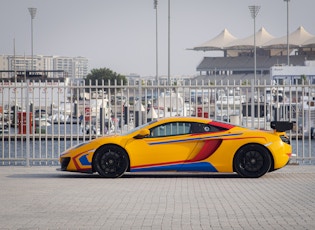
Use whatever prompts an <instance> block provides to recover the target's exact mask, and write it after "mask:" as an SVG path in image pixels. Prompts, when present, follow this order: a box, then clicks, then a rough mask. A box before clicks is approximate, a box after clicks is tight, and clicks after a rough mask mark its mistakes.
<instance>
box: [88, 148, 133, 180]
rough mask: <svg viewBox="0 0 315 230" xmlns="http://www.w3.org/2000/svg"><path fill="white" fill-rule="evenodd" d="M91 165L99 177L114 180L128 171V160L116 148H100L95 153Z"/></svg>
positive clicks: (122, 151) (123, 153)
mask: <svg viewBox="0 0 315 230" xmlns="http://www.w3.org/2000/svg"><path fill="white" fill-rule="evenodd" d="M93 165H94V168H95V170H96V171H97V172H98V174H99V175H100V176H101V177H107V178H116V177H120V176H122V175H123V174H124V173H125V172H126V170H127V169H128V167H129V158H128V155H127V153H126V152H125V151H124V150H123V149H121V148H120V147H118V146H102V147H101V148H100V149H98V150H97V151H96V152H95V157H94V160H93Z"/></svg>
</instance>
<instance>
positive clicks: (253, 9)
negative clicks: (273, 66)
mask: <svg viewBox="0 0 315 230" xmlns="http://www.w3.org/2000/svg"><path fill="white" fill-rule="evenodd" d="M248 8H249V11H250V13H251V16H252V18H253V19H254V76H255V84H257V83H256V16H257V14H258V12H259V9H260V6H249V7H248Z"/></svg>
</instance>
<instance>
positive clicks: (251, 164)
mask: <svg viewBox="0 0 315 230" xmlns="http://www.w3.org/2000/svg"><path fill="white" fill-rule="evenodd" d="M271 163H272V162H271V156H270V154H269V152H268V150H267V149H265V148H264V147H263V146H261V145H257V144H249V145H246V146H243V147H242V148H241V149H239V150H238V151H237V153H236V154H235V157H234V161H233V165H234V170H235V171H236V172H237V173H238V174H239V175H241V176H242V177H250V178H257V177H261V176H263V175H264V174H265V173H267V172H268V171H269V169H270V167H271Z"/></svg>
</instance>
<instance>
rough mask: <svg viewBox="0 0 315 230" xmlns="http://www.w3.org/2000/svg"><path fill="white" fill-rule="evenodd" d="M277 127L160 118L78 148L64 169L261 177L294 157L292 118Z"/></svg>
mask: <svg viewBox="0 0 315 230" xmlns="http://www.w3.org/2000/svg"><path fill="white" fill-rule="evenodd" d="M271 128H272V129H273V130H254V129H248V128H245V127H241V126H236V125H232V124H229V123H224V122H219V121H214V120H210V119H204V118H198V117H172V118H162V119H157V120H154V121H151V122H149V123H147V124H144V125H141V126H139V127H137V128H135V129H133V130H131V131H129V132H128V133H125V134H123V135H112V136H103V137H99V138H96V139H94V140H92V141H89V142H86V143H82V144H80V145H77V146H75V147H72V148H71V149H69V150H67V151H65V152H64V153H62V154H61V156H60V164H61V170H63V171H75V172H89V173H94V172H97V173H98V174H99V175H100V176H101V177H108V178H115V177H120V176H122V175H123V174H124V173H125V172H153V171H172V172H174V171H177V172H191V171H195V172H223V173H233V172H236V173H238V174H239V175H240V176H242V177H260V176H263V175H264V174H265V173H267V172H271V171H274V170H276V169H279V168H282V167H284V166H285V165H286V164H287V163H288V161H289V159H290V156H291V151H292V149H291V146H290V141H289V138H288V137H287V135H286V133H285V131H287V130H290V129H292V123H290V122H272V123H271Z"/></svg>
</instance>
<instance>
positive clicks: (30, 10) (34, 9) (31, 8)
mask: <svg viewBox="0 0 315 230" xmlns="http://www.w3.org/2000/svg"><path fill="white" fill-rule="evenodd" d="M36 10H37V9H36V8H33V7H30V8H28V11H29V12H30V14H31V48H32V66H31V70H33V68H34V53H33V51H34V48H33V46H34V42H33V20H34V18H35V15H36Z"/></svg>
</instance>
